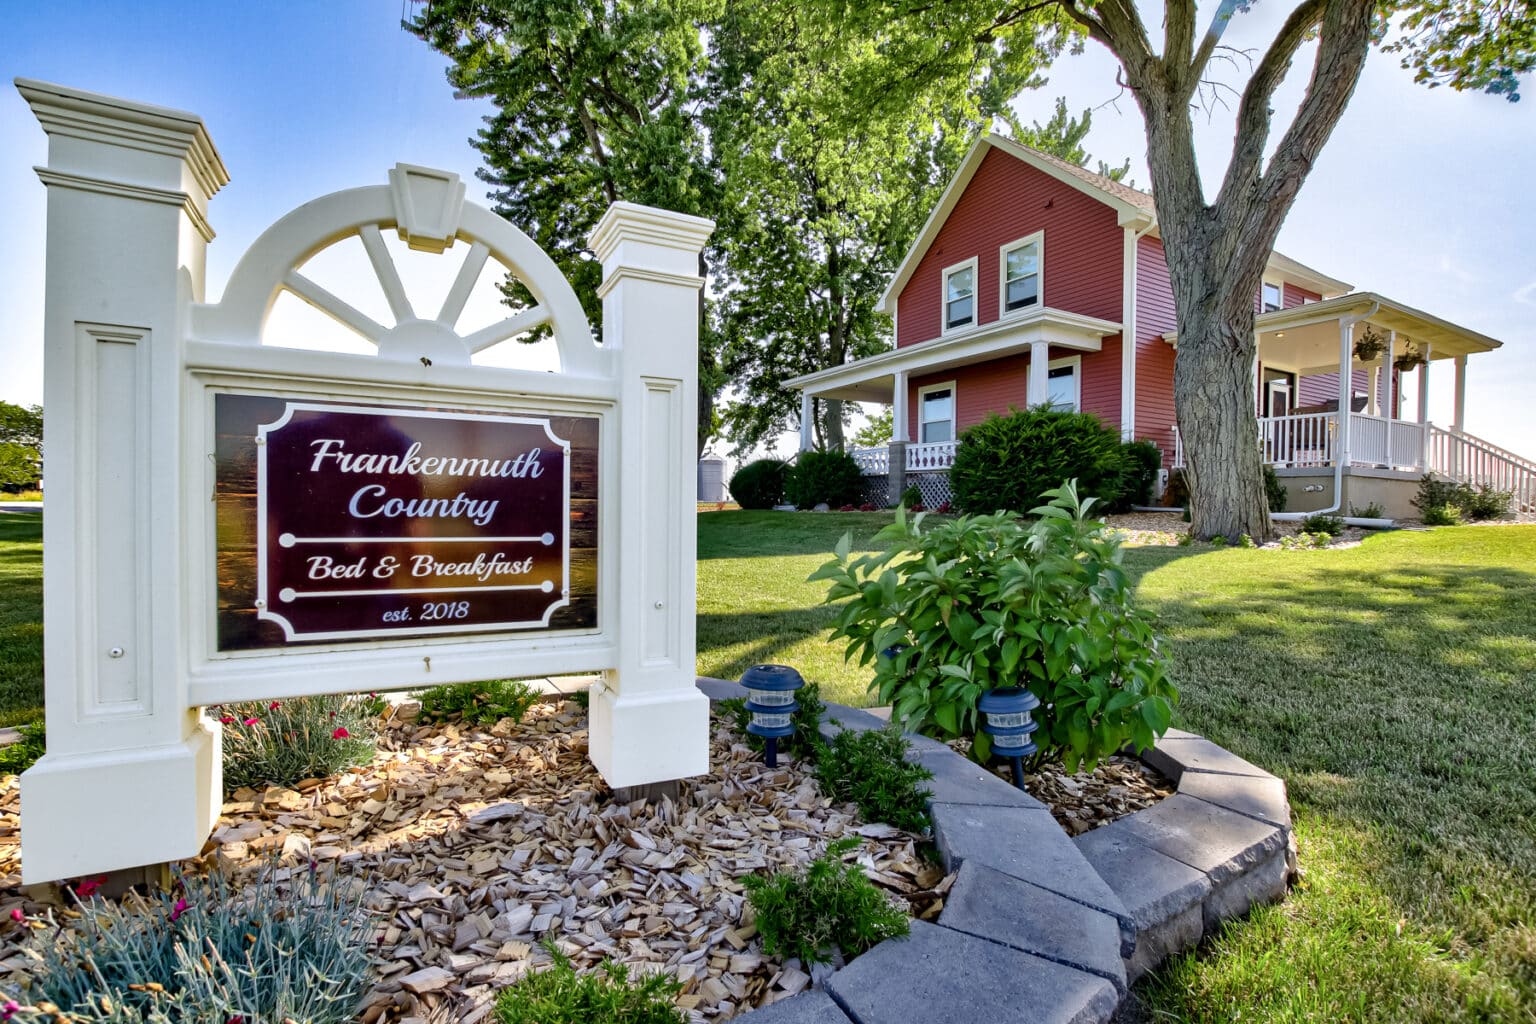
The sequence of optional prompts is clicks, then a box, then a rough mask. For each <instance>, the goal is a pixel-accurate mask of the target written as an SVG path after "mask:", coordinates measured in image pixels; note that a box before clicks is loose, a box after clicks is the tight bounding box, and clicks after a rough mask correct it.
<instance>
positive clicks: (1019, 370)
mask: <svg viewBox="0 0 1536 1024" xmlns="http://www.w3.org/2000/svg"><path fill="white" fill-rule="evenodd" d="M1074 355H1081V356H1082V357H1083V358H1082V364H1081V367H1080V369H1081V376H1080V377H1079V379H1078V397H1079V400H1080V402H1081V408H1082V411H1083V412H1091V413H1093V414H1094V415H1095V416H1097V417H1098V418H1099V419H1101V420H1103V421H1104V422H1105V423H1107V424H1109V425H1110V426H1119V425H1120V336H1119V335H1113V336H1111V337H1108V338H1105V339H1104V348H1103V350H1102V351H1100V352H1078V351H1076V350H1075V349H1069V348H1054V349H1052V350H1051V358H1052V359H1065V358H1067V357H1069V356H1074ZM1028 369H1029V357H1028V356H1026V355H1014V356H1004V357H1003V358H1001V359H990V360H988V361H987V362H984V363H973V364H971V365H970V366H959V367H955V368H953V369H949V370H939V371H937V372H935V373H929V374H924V375H923V376H921V377H913V378H911V380H910V381H909V383H908V387H907V423H908V424H909V429H910V433H911V437H910V438H909V440H911V441H916V440H917V438H918V419H917V393H918V389H919V388H925V387H927V386H929V385H930V384H943V383H946V382H947V381H954V382H955V419H956V430H957V432H958V431H963V430H965V428H966V427H970V426H974V425H975V424H977V423H980V422H981V421H982V420H984V419H986V418H987V415H988V414H989V413H994V412H995V413H999V414H1005V413H1007V412H1008V409H1009V407H1017V408H1020V409H1022V408H1024V407H1025V405H1026V404H1027V402H1028V399H1027V388H1028Z"/></svg>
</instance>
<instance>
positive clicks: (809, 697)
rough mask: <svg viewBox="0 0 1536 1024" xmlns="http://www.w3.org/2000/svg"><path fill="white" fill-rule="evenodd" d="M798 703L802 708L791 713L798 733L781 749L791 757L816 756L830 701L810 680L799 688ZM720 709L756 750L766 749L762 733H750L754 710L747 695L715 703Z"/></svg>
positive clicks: (796, 696)
mask: <svg viewBox="0 0 1536 1024" xmlns="http://www.w3.org/2000/svg"><path fill="white" fill-rule="evenodd" d="M795 702H796V703H797V704H798V705H799V707H797V708H795V710H794V712H793V713H792V714H791V715H790V716H789V724H790V725H791V726H793V727H794V730H795V731H794V732H793V733H792V734H790V735H788V736H785V737H783V738H782V739H780V740H779V752H780V753H783V754H787V755H788V756H790V757H803V758H812V757H815V756H816V750H817V747H819V746H821V733H820V732H819V731H818V729H819V727H820V726H821V719H822V716H823V715H825V714H826V713H827V705H826V702H825V701H823V700H822V699H821V686H820V685H819V684H817V683H806V684H805V685H804V686H802V687H801V688H800V689H798V690H796V691H795ZM715 707H716V709H718V710H719V712H720V713H721V714H722V715H724V716H726V717H727V718H729V719H730V720H731V724H732V725H733V726H734V727H735V729H736V731H737V732H738V733H739V734H741V736H743V737H744V738H745V739H746V741H747V743H748V744H749V745H750V746H751V747H752V749H753V750H762V749H763V745H764V740H763V738H762V737H761V736H753V735H752V734H751V733H749V732H747V723H749V722H751V721H752V712H750V711H748V710H747V701H746V698H744V697H731V698H728V699H726V700H722V701H720V702H719V703H718V704H716V705H715Z"/></svg>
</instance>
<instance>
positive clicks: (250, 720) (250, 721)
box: [245, 717, 261, 725]
mask: <svg viewBox="0 0 1536 1024" xmlns="http://www.w3.org/2000/svg"><path fill="white" fill-rule="evenodd" d="M259 721H261V719H259V718H255V717H251V718H247V719H246V720H245V724H246V725H255V724H256V723H257V722H259Z"/></svg>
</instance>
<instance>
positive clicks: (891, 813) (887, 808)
mask: <svg viewBox="0 0 1536 1024" xmlns="http://www.w3.org/2000/svg"><path fill="white" fill-rule="evenodd" d="M906 752H907V741H906V739H904V738H903V737H902V735H901V730H900V729H898V728H896V727H895V726H891V727H889V728H885V729H868V730H865V731H863V732H859V731H857V730H854V729H844V730H843V731H842V732H840V733H838V734H837V735H835V736H833V737H832V742H831V743H828V744H826V745H825V746H823V747H822V748H821V749H820V750H819V751H818V752H817V755H816V768H815V772H816V781H817V782H818V783H820V784H821V791H822V792H823V793H825V794H827V795H828V796H830V797H832V798H833V799H834V800H848V801H851V802H853V803H855V804H858V807H859V814H860V815H862V816H863V817H864V818H865V819H866V820H868V821H883V822H885V823H886V824H888V825H895V826H896V827H897V828H902V829H906V830H907V831H908V832H923V831H926V830H927V828H928V806H927V805H928V791H927V790H926V789H924V788H923V786H922V783H923V781H924V780H926V779H931V778H933V772H931V771H929V770H928V769H927V768H924V767H923V766H922V765H920V764H912V763H910V762H909V761H907V759H906V756H905V755H906Z"/></svg>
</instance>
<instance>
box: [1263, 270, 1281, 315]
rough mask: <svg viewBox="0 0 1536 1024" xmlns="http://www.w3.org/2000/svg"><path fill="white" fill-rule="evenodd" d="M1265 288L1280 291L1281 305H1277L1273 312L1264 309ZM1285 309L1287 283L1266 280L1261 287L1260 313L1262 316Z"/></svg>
mask: <svg viewBox="0 0 1536 1024" xmlns="http://www.w3.org/2000/svg"><path fill="white" fill-rule="evenodd" d="M1265 288H1274V289H1276V290H1278V291H1279V292H1280V304H1279V305H1277V306H1276V307H1275V308H1274V309H1273V310H1269V309H1265V308H1264V289H1265ZM1284 308H1285V282H1284V281H1271V280H1268V279H1267V278H1266V279H1265V280H1264V281H1263V282H1262V283H1260V285H1259V313H1260V315H1262V314H1264V313H1272V312H1275V311H1277V310H1281V309H1284Z"/></svg>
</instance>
